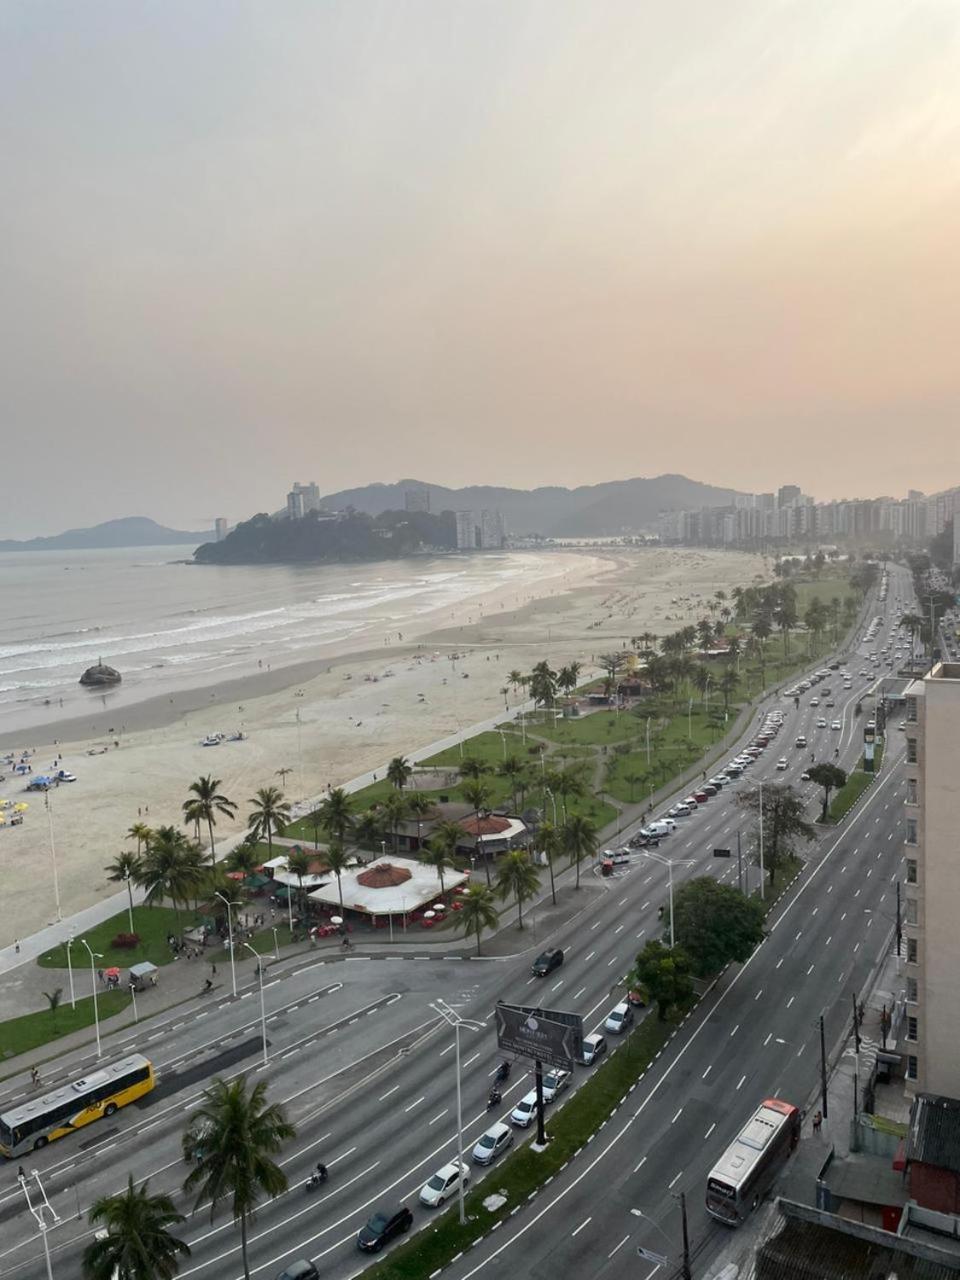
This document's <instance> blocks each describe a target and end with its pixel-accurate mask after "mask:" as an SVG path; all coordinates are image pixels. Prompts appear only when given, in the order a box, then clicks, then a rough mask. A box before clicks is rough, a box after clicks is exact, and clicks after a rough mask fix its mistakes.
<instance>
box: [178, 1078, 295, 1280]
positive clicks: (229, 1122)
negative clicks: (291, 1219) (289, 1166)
mask: <svg viewBox="0 0 960 1280" xmlns="http://www.w3.org/2000/svg"><path fill="white" fill-rule="evenodd" d="M266 1094H267V1084H266V1081H265V1080H260V1081H259V1082H258V1083H257V1084H255V1085H254V1086H253V1088H252V1089H248V1087H247V1078H246V1076H239V1077H238V1078H237V1079H236V1080H231V1081H230V1082H229V1083H227V1081H225V1080H221V1079H217V1080H214V1082H213V1084H212V1085H211V1087H210V1088H209V1089H205V1090H204V1092H203V1097H204V1103H203V1105H202V1106H201V1107H200V1108H199V1109H198V1110H197V1111H196V1112H195V1113H194V1116H193V1123H194V1124H196V1123H199V1124H202V1125H204V1126H205V1127H206V1129H207V1131H208V1132H207V1136H206V1138H205V1140H204V1158H203V1163H202V1164H200V1165H198V1166H197V1167H196V1168H195V1169H194V1170H193V1172H192V1173H191V1174H190V1176H189V1177H188V1178H187V1180H186V1182H185V1183H184V1184H183V1189H184V1191H193V1190H194V1189H196V1191H197V1199H196V1203H195V1205H194V1209H195V1210H196V1209H198V1208H199V1207H200V1205H202V1204H203V1203H204V1202H205V1201H209V1202H210V1220H211V1222H212V1221H213V1218H214V1215H215V1214H216V1211H217V1208H218V1206H219V1204H220V1202H221V1200H223V1199H224V1198H225V1197H226V1196H229V1197H230V1199H231V1211H232V1213H233V1220H234V1222H239V1224H240V1252H241V1255H242V1257H243V1274H244V1276H245V1277H246V1280H250V1260H249V1258H248V1257H247V1225H248V1223H249V1222H250V1219H251V1218H252V1217H253V1216H254V1214H255V1212H256V1208H257V1203H258V1201H259V1200H260V1197H261V1195H262V1194H263V1193H264V1192H266V1194H267V1195H268V1196H270V1198H271V1199H274V1198H276V1197H277V1196H279V1195H281V1194H282V1193H283V1192H284V1191H286V1189H287V1175H286V1174H285V1173H284V1172H283V1170H282V1169H281V1168H280V1166H279V1165H278V1164H276V1163H275V1162H274V1161H273V1160H272V1159H271V1158H270V1157H271V1156H273V1155H274V1154H276V1152H278V1151H279V1150H280V1147H281V1146H282V1144H283V1143H284V1142H285V1141H288V1140H289V1139H291V1138H293V1137H295V1136H296V1130H295V1129H294V1127H293V1125H292V1124H290V1123H289V1121H288V1120H287V1118H286V1115H285V1114H284V1111H283V1108H282V1107H280V1106H278V1105H277V1104H276V1103H271V1104H270V1105H267V1102H266Z"/></svg>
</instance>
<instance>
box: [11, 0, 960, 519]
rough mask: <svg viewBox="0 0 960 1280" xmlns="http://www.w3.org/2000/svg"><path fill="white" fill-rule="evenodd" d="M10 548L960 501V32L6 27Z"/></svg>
mask: <svg viewBox="0 0 960 1280" xmlns="http://www.w3.org/2000/svg"><path fill="white" fill-rule="evenodd" d="M0 156H2V163H3V196H2V198H0V397H2V398H0V406H2V407H0V413H2V417H0V424H2V439H3V446H4V447H3V454H2V461H0V468H2V469H0V479H2V484H3V487H2V500H0V535H2V534H8V535H9V534H29V533H36V532H50V531H53V530H56V529H59V528H63V527H65V526H67V525H70V524H77V523H88V522H92V521H95V520H98V519H102V518H106V517H109V516H115V515H122V514H147V515H152V516H154V517H156V518H158V519H161V520H163V521H165V522H167V523H171V524H177V525H179V526H186V527H199V526H202V525H203V524H205V523H206V520H205V518H206V517H212V516H214V515H218V514H225V515H227V516H228V517H229V518H230V519H231V520H233V519H238V518H242V517H244V516H246V515H248V514H250V513H252V512H253V511H254V510H258V509H264V508H266V509H272V508H275V507H277V506H280V505H281V504H282V502H283V495H284V494H285V492H286V489H287V488H288V487H289V484H290V482H291V481H293V480H294V479H302V480H307V479H316V481H317V482H318V484H319V485H320V486H321V489H322V490H324V491H331V490H334V489H337V488H340V487H344V486H347V485H352V484H359V483H365V482H367V481H370V480H394V479H397V478H400V477H402V476H407V475H415V476H420V477H423V478H424V479H431V480H435V481H436V482H438V483H446V484H454V485H455V484H463V483H470V482H485V483H503V484H513V485H518V486H523V487H526V486H530V485H534V484H538V483H559V484H570V485H573V484H578V483H588V482H593V481H598V480H603V479H610V478H614V477H617V476H626V475H656V474H658V473H660V472H663V471H680V472H684V473H685V474H688V475H690V476H693V477H695V478H698V479H703V480H707V481H712V482H715V483H722V484H729V485H733V486H737V487H741V488H747V489H771V488H775V487H776V486H777V485H779V484H781V483H784V482H798V483H800V484H801V485H802V486H803V487H804V489H805V490H806V491H808V492H811V493H813V494H814V495H815V496H817V497H831V496H844V495H850V496H852V495H870V494H880V493H893V494H895V495H902V494H903V493H904V492H905V490H906V488H907V487H908V486H913V487H916V488H921V489H926V490H928V491H929V490H933V489H937V488H944V487H947V486H949V485H952V484H957V483H960V448H958V438H960V435H958V429H957V428H958V422H960V354H958V343H960V4H958V3H957V0H944V2H943V3H938V2H936V0H930V2H927V3H919V2H918V3H912V2H911V0H629V2H626V0H624V2H621V0H582V2H580V0H542V2H540V0H410V2H408V3H404V2H403V0H387V2H385V3H374V2H373V0H326V2H325V0H303V2H301V0H260V2H259V3H257V4H247V3H242V2H240V0H223V2H217V0H183V2H179V0H156V2H155V3H146V2H145V0H83V2H78V0H69V3H66V2H65V3H60V2H58V0H42V3H38V0H4V2H3V4H2V5H0Z"/></svg>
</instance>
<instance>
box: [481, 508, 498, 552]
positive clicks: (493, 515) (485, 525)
mask: <svg viewBox="0 0 960 1280" xmlns="http://www.w3.org/2000/svg"><path fill="white" fill-rule="evenodd" d="M480 546H481V547H482V548H483V549H484V551H497V550H499V549H500V547H502V546H503V517H502V516H501V515H500V512H499V511H481V512H480Z"/></svg>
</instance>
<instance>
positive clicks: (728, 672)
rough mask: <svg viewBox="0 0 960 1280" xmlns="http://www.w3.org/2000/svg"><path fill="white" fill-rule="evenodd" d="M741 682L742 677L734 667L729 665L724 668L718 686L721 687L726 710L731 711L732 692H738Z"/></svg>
mask: <svg viewBox="0 0 960 1280" xmlns="http://www.w3.org/2000/svg"><path fill="white" fill-rule="evenodd" d="M739 683H740V679H739V677H738V675H737V673H736V671H734V669H733V667H727V668H726V669H725V670H724V673H723V675H722V676H721V677H720V680H719V682H718V688H719V689H720V692H721V693H722V694H723V710H724V712H727V711H729V709H730V697H731V695H732V694H734V693H736V691H737V686H738V685H739Z"/></svg>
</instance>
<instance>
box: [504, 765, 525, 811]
mask: <svg viewBox="0 0 960 1280" xmlns="http://www.w3.org/2000/svg"><path fill="white" fill-rule="evenodd" d="M525 772H526V767H525V765H524V763H523V761H522V760H521V759H520V757H519V756H507V758H506V760H504V762H503V763H502V764H501V766H500V768H499V769H498V770H497V773H499V774H500V776H501V778H507V779H508V780H509V782H510V788H511V790H512V792H513V807H514V808H516V807H517V791H518V790H519V787H518V785H517V784H518V782H519V780H520V779H521V778H522V777H523V775H524V773H525Z"/></svg>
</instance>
